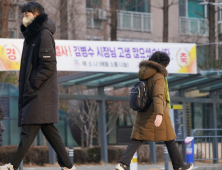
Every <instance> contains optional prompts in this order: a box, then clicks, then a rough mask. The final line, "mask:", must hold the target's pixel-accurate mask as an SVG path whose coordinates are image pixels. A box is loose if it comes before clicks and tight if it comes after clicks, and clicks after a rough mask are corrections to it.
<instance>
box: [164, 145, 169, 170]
mask: <svg viewBox="0 0 222 170" xmlns="http://www.w3.org/2000/svg"><path fill="white" fill-rule="evenodd" d="M164 157H165V170H169V155H168V150H167V147H166V146H164Z"/></svg>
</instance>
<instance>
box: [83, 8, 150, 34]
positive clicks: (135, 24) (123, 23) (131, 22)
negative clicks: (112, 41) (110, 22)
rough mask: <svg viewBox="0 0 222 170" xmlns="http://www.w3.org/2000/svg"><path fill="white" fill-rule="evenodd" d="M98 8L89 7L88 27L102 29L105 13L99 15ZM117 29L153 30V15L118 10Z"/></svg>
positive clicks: (87, 12)
mask: <svg viewBox="0 0 222 170" xmlns="http://www.w3.org/2000/svg"><path fill="white" fill-rule="evenodd" d="M98 13H99V12H98V9H92V8H87V9H86V18H87V28H92V29H102V19H101V18H103V19H104V18H105V16H103V15H104V14H102V15H101V14H100V13H99V15H98ZM117 29H118V30H126V31H139V32H152V16H151V14H150V13H143V12H130V11H119V12H117Z"/></svg>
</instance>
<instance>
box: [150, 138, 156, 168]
mask: <svg viewBox="0 0 222 170" xmlns="http://www.w3.org/2000/svg"><path fill="white" fill-rule="evenodd" d="M149 144H150V163H152V164H156V143H155V142H149Z"/></svg>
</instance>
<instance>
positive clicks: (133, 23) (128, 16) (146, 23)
mask: <svg viewBox="0 0 222 170" xmlns="http://www.w3.org/2000/svg"><path fill="white" fill-rule="evenodd" d="M117 28H118V29H119V30H129V31H140V32H152V15H151V14H150V13H145V12H130V11H119V12H118V13H117Z"/></svg>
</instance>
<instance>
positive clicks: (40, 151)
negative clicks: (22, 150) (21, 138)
mask: <svg viewBox="0 0 222 170" xmlns="http://www.w3.org/2000/svg"><path fill="white" fill-rule="evenodd" d="M0 148H1V149H0V164H1V165H2V164H5V163H8V162H9V161H10V159H11V157H12V156H13V154H14V153H15V152H16V150H17V148H18V146H1V147H0ZM23 161H24V163H25V164H36V165H44V163H48V162H49V156H48V147H46V146H35V147H34V146H32V147H30V149H29V150H28V152H27V153H26V154H25V157H24V159H23Z"/></svg>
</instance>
